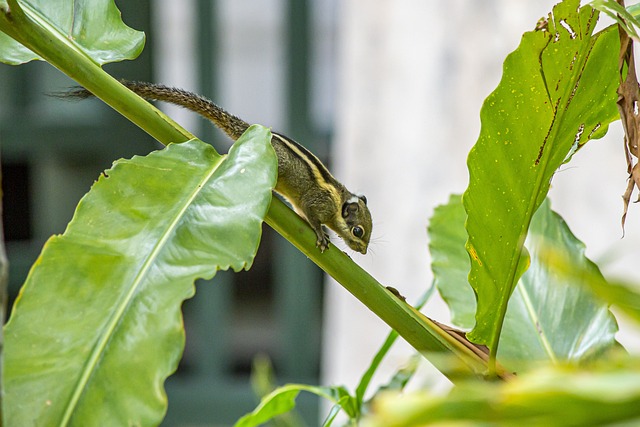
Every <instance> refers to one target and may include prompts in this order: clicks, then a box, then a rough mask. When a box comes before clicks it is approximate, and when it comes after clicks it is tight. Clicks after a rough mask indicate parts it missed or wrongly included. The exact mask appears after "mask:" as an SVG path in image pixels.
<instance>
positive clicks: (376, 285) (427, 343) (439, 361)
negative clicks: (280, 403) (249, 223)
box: [266, 197, 509, 381]
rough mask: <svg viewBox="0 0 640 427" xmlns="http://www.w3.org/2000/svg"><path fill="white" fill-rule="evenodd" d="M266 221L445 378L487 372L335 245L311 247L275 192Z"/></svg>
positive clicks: (309, 236)
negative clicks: (323, 249) (326, 247)
mask: <svg viewBox="0 0 640 427" xmlns="http://www.w3.org/2000/svg"><path fill="white" fill-rule="evenodd" d="M266 222H267V224H269V225H270V226H271V227H272V228H273V229H274V230H276V231H277V232H278V233H280V234H281V235H282V236H283V237H284V238H286V239H287V240H288V241H289V242H291V243H292V244H293V245H294V246H295V247H296V248H298V249H299V250H300V251H301V252H302V253H304V254H305V255H306V256H308V257H309V258H310V259H311V260H312V261H313V262H314V263H315V264H317V265H318V267H320V268H321V269H322V270H324V271H325V272H326V273H327V274H329V275H330V276H331V277H333V278H334V279H335V280H336V281H338V283H340V284H341V285H342V286H343V287H344V288H345V289H346V290H347V291H349V292H350V293H351V294H352V295H353V296H355V297H356V298H357V299H358V300H360V302H362V303H363V304H364V305H365V306H366V307H367V308H369V309H370V310H371V311H372V312H374V313H375V314H376V315H377V316H378V317H380V319H382V320H383V321H384V322H385V323H387V324H388V325H389V326H391V327H392V328H393V329H395V330H396V331H397V332H398V334H399V335H400V336H401V337H402V338H404V339H405V340H406V341H407V342H408V343H409V344H410V345H411V346H412V347H414V348H415V349H416V350H417V351H419V352H420V353H422V354H423V355H424V356H425V357H426V358H427V359H428V360H429V361H430V362H431V363H433V364H434V366H436V367H437V368H438V369H439V370H440V371H441V372H442V373H443V374H444V375H446V376H447V377H448V378H449V379H450V380H452V381H455V380H456V379H457V378H458V377H459V376H462V377H468V376H469V375H474V376H484V375H485V374H486V372H487V365H486V361H485V360H483V359H482V358H480V357H479V356H477V355H476V354H474V353H473V352H472V351H471V350H470V349H469V348H467V347H466V346H464V345H462V344H461V343H460V342H458V341H457V340H456V339H454V338H453V337H452V336H451V335H449V334H448V333H447V332H445V331H444V330H443V329H442V328H440V327H439V326H438V325H436V324H435V323H434V322H433V321H431V319H429V318H427V317H426V316H424V315H423V314H422V313H420V312H419V311H417V310H416V309H414V308H413V307H411V306H410V305H409V304H407V303H406V302H404V301H402V300H401V299H400V298H398V297H397V296H396V295H394V294H393V293H392V292H390V291H389V290H388V289H387V288H386V287H384V286H383V285H382V284H380V282H378V281H377V280H376V279H374V278H373V277H372V276H371V275H370V274H369V273H367V272H366V271H365V270H363V269H362V268H361V267H360V266H359V265H358V264H356V263H355V262H353V260H351V258H349V256H348V255H346V254H345V253H344V252H342V251H341V250H340V249H338V248H336V246H335V245H330V246H329V248H328V249H327V250H326V251H324V252H323V253H321V252H320V250H319V249H318V248H316V246H315V234H314V232H313V231H312V230H311V228H310V227H309V226H308V225H307V224H306V222H305V221H304V220H303V219H302V218H300V217H299V216H298V215H295V214H293V212H292V211H291V209H289V208H288V207H287V206H286V205H285V204H284V203H283V202H281V201H280V200H279V199H277V198H275V197H274V199H273V201H272V202H271V207H270V209H269V212H268V213H267V217H266ZM497 375H498V377H500V378H507V377H508V375H509V374H507V373H506V372H504V371H502V370H501V368H500V367H499V368H498V372H497Z"/></svg>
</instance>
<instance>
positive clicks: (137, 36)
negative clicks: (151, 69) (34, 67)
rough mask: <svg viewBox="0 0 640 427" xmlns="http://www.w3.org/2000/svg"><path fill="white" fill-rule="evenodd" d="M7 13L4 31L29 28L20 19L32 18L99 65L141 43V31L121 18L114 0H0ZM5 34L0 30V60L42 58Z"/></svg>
mask: <svg viewBox="0 0 640 427" xmlns="http://www.w3.org/2000/svg"><path fill="white" fill-rule="evenodd" d="M7 13H10V14H11V19H0V21H4V25H5V26H2V25H0V30H2V31H3V32H6V33H7V34H10V35H13V36H16V34H17V33H20V32H24V31H29V27H28V26H21V25H20V23H21V22H25V21H27V22H28V21H32V22H35V23H37V25H39V26H42V27H45V28H47V29H48V31H49V32H50V33H51V37H55V38H57V39H58V40H63V41H64V42H65V43H67V44H69V45H72V46H74V47H75V48H76V49H78V50H80V51H83V52H84V53H85V54H86V55H87V56H89V57H91V58H92V60H93V61H95V62H96V63H98V64H100V65H102V64H106V63H109V62H115V61H122V60H125V59H134V58H136V57H137V56H138V55H139V54H140V52H142V49H143V47H144V40H145V37H144V33H143V32H141V31H136V30H133V29H131V28H129V27H127V26H126V25H125V24H124V23H123V22H122V18H121V15H120V11H119V10H118V8H117V7H116V5H115V3H114V2H113V0H10V1H9V0H0V14H1V15H5V16H7ZM16 18H18V19H16ZM21 18H22V19H21ZM7 34H2V33H0V61H2V62H5V63H7V64H13V65H17V64H22V63H24V62H29V61H32V60H36V59H42V58H40V56H39V55H37V54H35V53H33V52H32V51H31V50H29V49H28V48H27V47H25V46H23V45H22V44H21V43H20V42H19V41H16V40H14V38H12V37H10V36H9V35H7Z"/></svg>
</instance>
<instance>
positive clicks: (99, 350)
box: [60, 156, 226, 426]
mask: <svg viewBox="0 0 640 427" xmlns="http://www.w3.org/2000/svg"><path fill="white" fill-rule="evenodd" d="M225 159H226V156H221V157H219V158H217V159H215V162H214V163H213V164H212V165H211V169H210V171H209V172H208V173H207V174H206V175H205V176H204V178H203V179H201V180H200V181H199V182H198V184H197V185H196V186H195V190H194V191H192V192H191V194H190V195H189V197H188V198H187V200H186V203H184V206H183V207H182V209H180V210H179V211H178V213H177V214H176V215H175V217H174V219H173V221H172V222H171V223H170V224H169V226H168V227H167V230H166V232H165V233H164V234H163V235H162V237H161V238H160V239H159V240H158V242H157V243H156V244H155V245H154V246H153V249H152V251H151V252H150V253H149V255H148V256H147V259H146V261H145V262H144V264H143V265H142V267H141V268H140V270H139V272H138V274H137V275H136V277H135V278H134V280H133V282H132V285H131V286H130V289H129V291H128V292H127V293H126V294H125V295H124V296H123V298H121V300H120V302H119V303H118V304H117V305H116V310H114V311H113V316H111V318H110V319H109V321H108V322H107V325H106V327H105V328H104V329H103V331H104V332H103V333H102V335H101V338H100V339H99V341H98V342H97V343H96V345H94V347H93V350H92V352H91V354H90V355H89V358H88V359H87V363H86V364H85V366H84V369H83V370H82V375H81V376H80V378H79V379H78V382H77V383H76V387H75V388H74V391H73V394H72V396H71V399H70V400H69V403H68V405H67V406H66V408H65V411H64V414H63V417H62V420H61V422H60V425H61V426H66V425H68V424H69V421H70V420H71V417H72V416H73V413H74V411H75V408H76V407H77V405H78V402H79V401H80V398H81V397H82V394H83V393H84V390H85V389H86V387H87V384H88V382H89V379H90V378H91V376H92V374H93V372H95V368H96V365H97V364H98V361H99V360H100V358H101V356H102V355H103V354H104V349H105V348H106V346H107V343H108V342H109V341H110V340H111V338H112V337H113V336H114V335H115V333H116V326H117V325H118V324H119V323H120V321H121V319H122V318H123V317H124V315H125V314H126V311H127V308H128V307H129V305H130V303H131V301H132V300H133V299H134V298H135V296H136V295H137V290H138V288H139V286H140V285H141V283H142V282H143V281H144V278H145V277H146V274H147V272H148V271H149V269H150V268H151V267H152V266H153V265H154V263H155V261H156V259H157V258H158V256H159V255H160V253H161V252H162V250H163V249H164V247H165V245H166V243H167V242H168V241H169V239H170V237H171V236H172V235H173V232H174V230H175V229H176V228H177V226H178V224H179V223H180V220H181V219H182V218H183V217H184V215H185V212H186V211H187V210H188V208H189V207H190V206H192V204H193V201H194V200H195V198H196V197H197V196H198V195H199V194H201V193H202V191H204V188H205V186H204V184H205V183H206V182H208V181H209V180H210V179H211V177H212V176H213V175H214V174H215V172H216V171H217V170H218V168H219V167H220V165H221V163H222V162H223V161H224V160H225Z"/></svg>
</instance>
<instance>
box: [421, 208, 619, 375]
mask: <svg viewBox="0 0 640 427" xmlns="http://www.w3.org/2000/svg"><path fill="white" fill-rule="evenodd" d="M465 216H466V215H465V212H464V209H463V206H462V204H461V202H460V197H459V196H451V199H450V200H449V203H448V204H446V205H443V206H440V207H438V208H437V209H436V210H435V212H434V215H433V217H432V219H431V222H430V227H429V237H430V239H431V244H430V249H431V254H432V256H433V264H432V267H433V270H434V277H435V283H436V285H437V286H438V290H439V291H440V293H441V294H442V296H443V298H444V300H445V301H446V302H447V304H448V305H449V308H450V309H451V311H452V313H453V314H454V323H455V324H457V325H458V326H461V327H464V328H469V327H471V326H472V325H473V315H474V313H475V311H476V310H475V308H476V307H475V306H476V304H475V300H474V298H473V292H472V290H471V288H470V287H469V285H468V283H467V282H466V280H464V276H465V275H466V273H467V272H468V271H469V264H470V262H469V257H468V256H467V254H466V253H465V252H464V250H463V247H464V242H465V240H466V233H465V230H464V220H465ZM525 246H526V247H527V248H528V249H529V251H530V254H531V266H530V268H529V269H528V270H527V272H526V273H525V274H524V275H523V276H522V278H521V279H520V281H519V282H518V285H517V286H516V289H515V291H514V293H513V295H512V296H511V299H510V301H509V308H508V309H507V315H506V318H505V322H504V329H503V331H502V335H501V346H500V351H499V353H498V360H499V361H500V362H501V363H503V364H504V365H506V366H507V367H509V368H510V369H512V370H515V371H518V372H522V371H523V370H526V368H527V366H528V365H529V364H531V363H533V362H544V361H547V362H562V361H572V362H574V363H583V362H585V361H589V360H591V359H592V358H593V357H595V356H598V355H600V354H601V353H603V352H605V351H606V350H609V349H611V348H612V347H613V346H614V344H615V341H614V334H615V333H616V332H617V324H616V322H615V319H614V318H613V316H612V315H611V313H610V312H609V310H608V309H607V307H606V305H604V304H603V303H602V302H600V300H597V299H595V298H594V296H593V294H592V293H591V292H589V291H588V290H587V289H585V288H584V287H583V286H581V284H582V283H583V274H581V271H583V270H584V271H588V272H590V274H591V275H593V276H594V277H596V278H598V279H599V280H600V281H604V278H603V277H602V274H600V271H599V270H598V268H597V266H596V265H595V264H593V263H592V262H591V261H590V260H589V259H588V258H586V256H585V255H584V244H583V243H582V242H581V241H580V240H578V239H577V238H576V237H575V236H574V235H573V234H572V233H571V230H569V227H568V226H567V224H566V223H565V222H564V221H563V220H562V218H561V217H560V216H559V215H558V214H556V213H555V212H553V211H552V210H551V208H550V204H549V202H548V201H545V202H543V203H542V205H541V206H540V208H539V209H538V211H537V212H536V214H535V215H534V216H533V219H532V221H531V227H530V228H529V234H528V236H527V240H526V242H525ZM549 248H553V250H554V254H555V255H554V256H555V257H562V259H565V260H566V262H567V265H570V266H571V268H572V269H574V270H573V271H574V273H573V274H560V273H559V272H558V271H557V269H556V268H554V267H553V266H552V265H550V264H549V263H548V261H547V258H548V256H546V253H548V251H549Z"/></svg>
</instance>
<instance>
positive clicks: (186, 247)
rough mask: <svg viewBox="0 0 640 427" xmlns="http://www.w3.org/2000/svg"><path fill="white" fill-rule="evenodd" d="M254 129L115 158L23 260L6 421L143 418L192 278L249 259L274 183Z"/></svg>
mask: <svg viewBox="0 0 640 427" xmlns="http://www.w3.org/2000/svg"><path fill="white" fill-rule="evenodd" d="M270 139H271V134H270V132H269V131H268V130H267V129H266V128H263V127H260V126H253V127H251V128H250V129H249V130H248V131H247V132H246V133H245V135H244V136H242V137H241V138H240V139H239V140H238V141H237V143H236V144H235V145H234V146H233V148H232V149H231V151H230V152H229V155H228V156H224V157H222V158H221V157H219V156H218V155H217V154H216V153H215V151H214V150H213V148H212V147H211V146H209V145H207V144H204V143H202V142H200V141H197V140H194V141H190V142H186V143H183V144H174V145H170V146H169V147H168V148H166V149H165V150H162V151H159V152H154V153H151V154H150V155H148V156H146V157H134V158H132V159H131V160H120V161H118V162H116V163H115V164H114V166H113V168H111V169H109V170H107V171H106V172H105V173H104V175H103V176H101V177H100V179H99V180H98V181H97V183H96V184H95V185H94V186H93V188H92V189H91V191H90V192H89V193H88V194H87V195H86V196H85V197H84V198H83V199H82V200H81V202H80V204H79V205H78V208H77V211H76V214H75V216H74V218H73V220H72V221H71V223H70V224H69V226H68V228H67V230H66V231H65V233H64V234H63V235H60V236H54V237H52V238H51V239H50V240H49V241H48V242H47V244H46V245H45V247H44V249H43V252H42V254H41V255H40V257H39V258H38V260H37V261H36V263H35V264H34V266H33V268H32V270H31V272H30V273H29V276H28V278H27V281H26V283H25V285H24V287H23V288H22V291H21V293H20V296H19V299H18V301H17V302H16V304H15V306H14V309H13V314H12V317H11V319H10V321H9V323H8V324H7V326H6V331H5V332H6V348H5V365H4V374H5V378H4V384H3V385H4V399H3V405H4V408H5V414H4V415H5V425H11V426H28V425H43V426H44V425H47V426H53V425H55V426H58V425H69V424H70V425H78V426H89V425H101V426H103V425H156V424H158V423H159V422H160V420H161V419H162V417H163V415H164V412H165V411H166V405H167V402H166V396H165V393H164V390H163V386H162V384H163V381H164V379H165V378H166V377H167V376H168V375H170V374H171V373H172V372H173V371H174V370H175V369H176V366H177V363H178V360H179V358H180V356H181V354H182V351H183V346H184V331H183V327H182V317H181V312H180V306H181V304H182V301H183V300H184V299H185V298H188V297H190V296H192V295H193V292H194V286H193V283H194V280H195V279H197V278H210V277H212V276H213V275H214V274H215V272H216V270H218V269H228V268H232V269H233V270H235V271H238V270H240V269H242V268H248V267H249V266H250V265H251V262H252V260H253V256H254V255H255V252H256V250H257V247H258V243H259V241H260V233H261V223H262V219H263V217H264V215H265V214H266V212H267V209H268V207H269V203H270V200H271V189H272V188H273V186H274V185H275V181H276V175H277V172H276V159H275V153H274V152H273V149H272V147H271V145H270Z"/></svg>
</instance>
